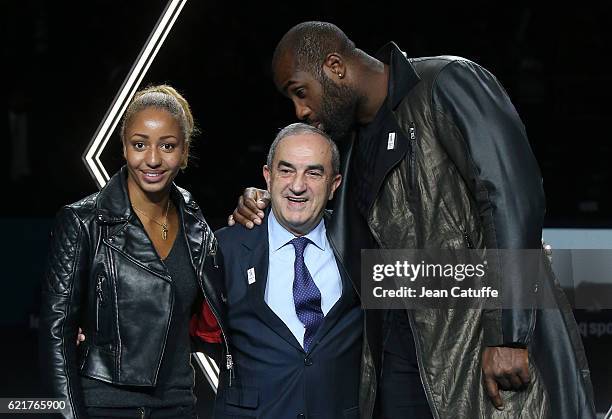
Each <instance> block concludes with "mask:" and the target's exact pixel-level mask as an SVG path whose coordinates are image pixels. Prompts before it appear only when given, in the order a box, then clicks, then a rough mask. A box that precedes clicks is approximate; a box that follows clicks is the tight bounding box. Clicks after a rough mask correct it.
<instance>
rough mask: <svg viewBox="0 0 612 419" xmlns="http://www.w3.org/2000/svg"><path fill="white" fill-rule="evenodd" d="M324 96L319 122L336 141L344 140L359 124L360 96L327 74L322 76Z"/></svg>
mask: <svg viewBox="0 0 612 419" xmlns="http://www.w3.org/2000/svg"><path fill="white" fill-rule="evenodd" d="M320 82H321V86H322V88H323V97H322V98H321V109H320V111H319V115H318V117H319V122H321V124H323V129H324V130H325V132H326V133H327V134H328V135H329V136H330V137H331V138H332V139H333V140H334V141H343V140H344V139H345V138H346V136H347V135H348V134H349V133H350V132H351V131H352V130H353V129H354V128H355V126H356V125H357V107H358V105H359V102H360V96H359V95H358V94H357V92H356V91H355V90H353V89H352V88H350V87H348V86H340V85H337V84H335V83H334V82H333V81H331V80H330V79H329V78H328V77H327V76H326V75H325V74H323V75H322V77H321V80H320Z"/></svg>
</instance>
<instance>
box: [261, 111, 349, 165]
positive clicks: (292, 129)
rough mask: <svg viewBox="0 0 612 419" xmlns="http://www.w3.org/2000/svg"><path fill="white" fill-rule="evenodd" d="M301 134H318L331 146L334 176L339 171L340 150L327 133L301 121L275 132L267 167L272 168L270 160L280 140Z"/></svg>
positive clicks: (272, 159)
mask: <svg viewBox="0 0 612 419" xmlns="http://www.w3.org/2000/svg"><path fill="white" fill-rule="evenodd" d="M303 134H314V135H320V136H321V137H323V138H325V140H326V141H327V142H328V143H329V147H330V148H331V154H332V171H333V173H332V176H335V175H337V174H338V173H340V152H339V151H338V146H337V145H336V143H335V142H334V140H332V139H331V137H330V136H329V135H327V134H326V133H325V132H324V131H321V130H320V129H318V128H316V127H313V126H311V125H308V124H304V123H302V122H296V123H295V124H291V125H287V126H286V127H285V128H283V129H281V130H280V131H279V132H278V134H276V138H275V139H274V141H273V142H272V145H271V146H270V150H269V151H268V160H267V161H266V164H267V165H268V168H270V170H272V162H273V161H274V154H276V147H278V144H279V143H280V142H281V141H282V139H283V138H285V137H291V136H293V135H303Z"/></svg>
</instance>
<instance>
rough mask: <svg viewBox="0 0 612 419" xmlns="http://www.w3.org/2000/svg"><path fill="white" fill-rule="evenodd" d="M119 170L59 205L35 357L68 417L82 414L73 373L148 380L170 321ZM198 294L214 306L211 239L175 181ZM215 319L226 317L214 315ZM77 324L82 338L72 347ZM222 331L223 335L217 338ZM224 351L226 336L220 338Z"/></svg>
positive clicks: (164, 291) (167, 300)
mask: <svg viewBox="0 0 612 419" xmlns="http://www.w3.org/2000/svg"><path fill="white" fill-rule="evenodd" d="M126 176H127V170H126V168H125V167H124V168H122V169H121V170H120V171H119V172H118V173H116V174H115V175H114V176H113V177H112V178H111V179H110V181H109V182H108V184H107V185H106V186H105V187H104V188H102V190H100V192H98V193H95V194H93V195H91V196H89V197H87V198H84V199H82V200H81V201H78V202H76V203H74V204H71V205H67V206H65V207H64V208H62V209H61V210H60V212H59V214H58V216H57V222H56V226H55V229H54V231H53V233H52V238H51V248H50V255H49V259H48V264H47V269H46V275H45V278H44V281H43V285H42V293H43V296H42V306H41V310H40V339H39V342H40V355H41V361H42V371H43V372H44V375H45V377H44V378H45V379H46V382H47V384H48V386H49V388H50V390H51V392H52V394H51V396H53V397H61V398H65V399H66V402H67V405H68V409H67V410H66V411H65V413H64V415H65V417H69V418H78V417H85V416H86V415H85V413H84V400H83V394H82V390H81V388H80V379H79V375H84V376H87V377H91V378H95V379H98V380H101V381H104V382H107V383H112V384H119V385H130V386H155V385H156V382H157V374H158V372H159V368H160V364H161V361H162V358H163V356H164V349H165V347H166V336H167V333H168V328H169V326H170V324H171V314H172V306H173V303H174V298H175V297H174V292H173V287H172V286H171V282H172V278H171V277H170V275H169V273H168V271H167V269H166V267H165V266H164V264H163V263H162V262H161V261H160V259H159V257H158V255H157V253H156V251H155V249H154V248H153V246H152V244H151V242H150V240H149V238H148V237H147V235H146V232H145V230H144V228H143V226H142V224H141V223H140V220H139V219H138V217H137V216H136V215H135V214H134V213H133V212H132V208H131V204H130V201H129V197H128V194H127V185H126ZM171 197H172V199H173V202H174V203H175V204H176V206H177V209H178V213H179V219H180V222H181V223H182V224H183V231H184V237H177V240H180V239H185V240H186V241H187V244H188V249H189V253H190V257H191V262H192V266H193V269H194V271H195V272H196V277H197V280H198V285H199V289H200V290H201V292H202V296H203V297H204V298H205V299H206V301H207V302H209V306H210V307H211V308H212V309H213V313H215V307H219V305H220V304H219V302H218V301H215V300H216V298H217V295H218V294H217V293H216V292H214V291H213V290H214V287H215V286H216V285H215V284H214V282H215V280H216V279H215V278H214V271H215V270H213V269H209V267H210V266H211V265H212V264H214V260H213V259H214V255H215V252H216V246H217V242H216V240H215V237H214V235H213V233H212V231H211V229H210V228H209V227H208V225H207V224H206V222H205V221H204V217H203V216H202V212H201V211H200V209H199V207H198V205H197V204H196V203H195V202H194V201H193V199H192V198H191V195H190V194H189V192H187V191H186V190H184V189H181V188H179V187H177V186H176V185H173V186H172V190H171ZM215 316H216V317H217V321H218V323H219V324H220V325H221V327H222V331H223V323H222V321H221V319H220V318H219V316H217V314H216V313H215ZM78 327H82V328H83V330H84V332H85V334H86V336H87V339H86V341H85V342H83V343H81V344H80V345H79V347H78V348H77V346H76V344H75V341H76V335H77V329H78ZM223 337H225V336H223ZM226 348H227V343H226Z"/></svg>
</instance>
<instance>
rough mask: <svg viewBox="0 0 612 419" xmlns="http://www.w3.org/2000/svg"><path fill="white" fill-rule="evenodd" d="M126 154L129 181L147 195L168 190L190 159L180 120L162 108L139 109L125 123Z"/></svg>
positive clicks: (124, 143) (124, 146)
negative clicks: (126, 123) (127, 122)
mask: <svg viewBox="0 0 612 419" xmlns="http://www.w3.org/2000/svg"><path fill="white" fill-rule="evenodd" d="M123 155H124V156H125V160H126V161H127V168H128V173H129V176H128V182H131V183H134V184H135V186H137V187H138V188H140V189H141V190H142V191H143V192H145V193H147V194H157V193H160V192H167V191H168V190H169V188H170V185H171V184H172V181H173V180H174V178H175V177H176V175H177V174H178V171H179V170H180V168H181V166H182V164H183V163H184V162H185V160H186V159H187V147H186V144H185V139H184V138H183V133H182V130H181V127H180V124H179V122H178V121H177V120H176V119H175V118H174V117H173V116H172V114H170V113H169V112H168V111H166V110H163V109H158V108H145V109H143V110H141V111H139V112H138V113H136V114H134V115H133V116H132V118H131V120H130V121H129V124H128V125H127V126H126V129H125V138H124V140H123Z"/></svg>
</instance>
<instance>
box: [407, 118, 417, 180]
mask: <svg viewBox="0 0 612 419" xmlns="http://www.w3.org/2000/svg"><path fill="white" fill-rule="evenodd" d="M408 131H409V135H410V189H411V191H414V188H415V187H416V167H415V165H416V140H417V136H416V125H415V123H414V122H411V123H410V127H409V129H408Z"/></svg>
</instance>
